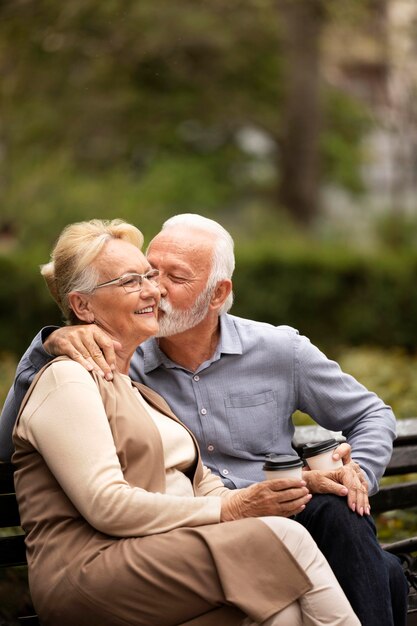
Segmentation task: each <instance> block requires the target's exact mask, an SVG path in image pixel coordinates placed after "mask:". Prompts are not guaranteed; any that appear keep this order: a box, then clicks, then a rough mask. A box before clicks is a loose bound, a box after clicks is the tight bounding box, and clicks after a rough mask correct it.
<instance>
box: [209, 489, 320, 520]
mask: <svg viewBox="0 0 417 626" xmlns="http://www.w3.org/2000/svg"><path fill="white" fill-rule="evenodd" d="M310 499H311V494H310V493H309V491H308V489H307V487H306V483H305V482H304V481H300V480H294V479H289V478H275V479H273V480H265V481H264V482H261V483H256V484H255V485H251V486H250V487H246V488H245V489H239V490H237V491H231V492H230V493H229V494H227V496H225V497H223V499H222V508H221V521H222V522H230V521H232V520H237V519H242V518H244V517H262V516H268V515H280V516H281V517H291V515H296V514H297V513H301V511H302V510H303V509H305V507H306V504H307V503H308V502H309V501H310Z"/></svg>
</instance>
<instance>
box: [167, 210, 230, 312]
mask: <svg viewBox="0 0 417 626" xmlns="http://www.w3.org/2000/svg"><path fill="white" fill-rule="evenodd" d="M175 226H187V227H189V228H194V229H196V230H202V231H204V232H207V233H212V234H213V235H215V243H214V246H213V258H212V264H213V266H212V268H211V273H210V276H209V278H208V281H207V290H213V289H214V288H215V286H216V285H217V283H218V281H220V280H225V279H231V278H232V276H233V272H234V269H235V255H234V242H233V239H232V237H231V235H230V234H229V233H228V232H227V230H226V229H225V228H223V226H221V225H220V224H219V223H218V222H215V221H214V220H211V219H209V218H208V217H203V216H202V215H198V214H197V213H181V214H179V215H174V216H173V217H170V218H169V219H168V220H166V222H164V224H163V225H162V230H166V229H168V228H173V227H175ZM232 304H233V293H232V292H231V293H230V294H229V295H228V297H227V298H226V300H225V302H224V304H223V306H222V307H221V309H220V310H219V314H221V313H227V311H229V309H230V308H231V306H232Z"/></svg>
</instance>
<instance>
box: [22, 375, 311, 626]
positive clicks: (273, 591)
mask: <svg viewBox="0 0 417 626" xmlns="http://www.w3.org/2000/svg"><path fill="white" fill-rule="evenodd" d="M46 367H48V366H46ZM42 373H43V371H41V372H40V373H39V375H38V377H37V378H36V379H35V381H34V382H33V384H32V386H31V388H30V389H29V391H28V393H27V395H26V397H25V399H24V401H23V403H22V407H21V411H20V413H19V417H18V422H17V424H16V427H15V433H14V443H15V450H16V451H15V454H14V457H13V462H14V463H15V465H16V468H17V469H16V473H15V482H16V493H17V497H18V502H19V510H20V515H21V520H22V526H23V528H24V529H25V532H26V534H27V538H26V546H27V555H28V563H29V582H30V588H31V593H32V598H33V601H34V605H35V608H36V610H37V612H38V614H39V615H40V618H41V620H42V623H43V624H44V626H54V625H56V626H58V624H59V626H75V625H77V626H84V625H85V626H91V624H100V625H101V626H118V625H119V624H120V625H121V624H124V625H127V624H131V625H135V626H174V625H176V624H181V623H183V622H185V621H187V620H191V619H192V618H194V617H196V616H198V615H203V614H206V613H207V612H209V611H210V610H212V609H214V608H215V607H218V606H222V605H225V604H226V605H227V604H231V605H233V606H235V607H237V608H238V609H239V610H240V611H242V612H243V613H244V614H247V615H249V616H250V617H251V618H252V619H253V620H255V621H258V622H261V621H264V620H265V619H267V618H268V617H269V616H271V615H273V614H274V613H276V612H277V611H279V610H281V609H282V608H284V607H285V606H287V605H288V604H290V603H291V602H293V601H294V600H296V599H297V598H298V597H300V596H301V595H302V594H303V593H305V591H307V590H308V589H309V588H311V584H310V581H309V580H308V578H307V576H306V575H305V574H304V572H302V571H301V569H300V568H299V566H298V564H297V563H296V562H295V560H294V559H293V557H292V556H291V555H290V554H289V553H288V551H287V549H286V548H285V546H284V545H283V544H282V543H281V542H280V541H279V540H278V539H277V537H276V536H275V535H274V534H273V533H272V532H271V531H270V529H269V528H268V527H267V526H265V525H264V524H262V523H261V522H259V521H258V520H256V519H245V520H239V521H236V522H227V523H217V524H210V525H204V526H199V527H194V528H191V527H183V528H177V529H175V530H171V531H169V532H165V533H161V534H155V535H151V536H145V537H127V538H115V537H112V536H109V535H105V534H103V533H101V532H99V531H97V530H96V529H95V528H93V527H92V526H91V525H90V524H89V523H88V522H87V521H86V520H85V519H84V518H83V517H82V516H81V515H80V513H79V512H78V510H77V509H76V508H75V507H74V505H73V504H72V502H71V501H70V499H69V498H68V497H67V495H66V494H65V493H64V491H63V490H62V488H61V487H60V485H59V484H58V482H57V481H56V479H55V478H54V476H53V475H52V473H51V472H50V470H49V469H48V467H47V465H46V463H45V461H44V460H43V458H42V456H41V455H40V453H39V452H38V451H37V450H36V448H35V447H34V445H32V444H31V443H30V442H29V441H28V440H26V439H25V438H24V437H23V436H22V435H21V434H18V433H19V428H18V424H19V421H20V419H21V416H23V415H24V411H25V407H26V405H27V402H28V400H29V398H30V396H31V394H32V393H33V390H34V388H35V385H36V384H42V381H41V377H42ZM95 381H96V384H97V386H98V388H99V391H100V394H101V397H102V400H103V404H104V407H105V412H106V415H107V418H108V420H109V424H110V428H111V431H112V434H113V438H114V441H115V445H116V450H117V455H118V458H119V461H120V465H121V468H122V471H123V474H124V477H125V479H126V480H127V482H128V483H129V484H131V485H133V486H136V487H139V488H141V489H145V490H147V491H149V492H154V493H156V492H159V493H164V491H165V470H164V462H163V448H162V441H161V437H160V434H159V431H158V429H157V428H156V426H155V424H154V422H153V421H152V419H151V418H150V417H149V415H148V414H147V413H146V411H144V410H141V407H140V405H138V402H137V399H136V398H135V394H134V393H133V392H132V393H129V391H128V389H126V384H125V382H124V381H123V380H122V379H121V377H120V376H117V375H116V376H115V378H114V381H113V382H112V383H109V382H106V381H103V380H102V379H101V378H99V377H95ZM136 386H137V387H138V389H139V391H140V393H141V394H142V395H143V397H144V398H145V399H146V400H147V401H148V403H150V404H151V405H153V406H154V407H155V408H156V409H157V410H159V411H161V412H162V413H164V414H165V415H167V416H169V417H170V418H171V419H173V420H176V421H178V420H177V418H176V417H175V415H174V414H173V413H172V412H171V411H170V409H169V407H168V405H167V404H166V402H165V401H164V400H163V399H162V398H161V397H160V396H159V395H158V394H156V393H155V392H154V391H152V390H150V389H149V388H147V387H144V386H143V385H139V384H136ZM74 391H75V392H76V390H74ZM57 419H59V416H57ZM196 447H197V449H198V446H197V444H196ZM68 471H69V472H70V471H71V468H70V467H68ZM202 476H203V466H202V463H201V459H200V456H199V453H198V455H197V462H196V464H195V467H194V468H193V472H192V476H190V477H191V478H192V480H193V486H194V489H195V490H197V487H198V484H199V481H201V479H202ZM80 489H82V485H80ZM202 619H203V618H202ZM204 619H205V618H204ZM204 623H206V622H204Z"/></svg>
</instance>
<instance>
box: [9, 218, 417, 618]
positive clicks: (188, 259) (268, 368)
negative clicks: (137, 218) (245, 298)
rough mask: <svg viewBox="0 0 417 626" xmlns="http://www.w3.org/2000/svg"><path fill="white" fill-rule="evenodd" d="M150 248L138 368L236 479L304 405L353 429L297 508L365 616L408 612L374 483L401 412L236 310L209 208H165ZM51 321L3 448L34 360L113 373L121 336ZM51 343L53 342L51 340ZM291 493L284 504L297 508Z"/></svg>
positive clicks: (280, 447) (20, 383) (276, 447)
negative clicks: (152, 282)
mask: <svg viewBox="0 0 417 626" xmlns="http://www.w3.org/2000/svg"><path fill="white" fill-rule="evenodd" d="M147 254H148V259H149V261H150V263H151V265H152V266H154V267H156V268H157V269H159V271H160V277H161V279H160V289H161V296H162V298H161V305H160V306H161V310H160V316H159V322H160V331H159V336H158V338H152V339H150V340H148V341H146V342H145V343H144V344H142V345H141V346H139V348H138V350H137V357H138V358H137V359H136V360H135V359H134V360H133V361H132V369H131V375H132V377H133V378H135V379H137V380H140V381H142V382H144V383H145V384H147V385H148V386H150V387H152V388H154V389H156V390H157V391H158V392H159V393H161V394H162V395H163V396H164V397H165V398H166V400H167V401H168V403H169V404H170V405H171V407H172V409H173V410H174V412H175V413H177V414H178V415H179V416H180V417H181V418H182V420H183V421H184V422H185V424H187V425H188V426H189V427H190V428H191V429H192V430H193V432H194V433H195V435H196V436H197V438H198V440H199V443H200V446H201V451H202V455H203V460H204V462H205V463H206V465H207V466H209V467H210V468H211V469H212V471H214V472H216V473H217V474H219V475H220V476H221V478H222V479H223V481H224V483H225V484H226V485H227V486H228V487H232V488H239V487H243V486H246V485H249V484H251V483H252V482H255V481H259V480H262V479H263V474H262V464H263V460H264V456H265V453H267V452H272V451H273V452H278V453H284V454H285V453H287V454H288V453H291V451H292V447H291V440H292V436H293V433H294V427H293V424H292V420H291V416H292V414H293V412H294V411H295V410H297V409H300V410H302V411H304V412H306V413H308V414H309V415H311V416H312V417H313V419H315V420H316V421H317V423H319V424H321V425H322V426H324V427H325V428H329V429H331V430H337V431H339V430H340V431H342V432H343V434H344V435H345V437H346V439H347V442H348V444H350V445H347V444H341V445H340V446H339V448H338V450H337V454H338V455H339V456H341V457H342V459H343V463H344V465H343V468H341V469H340V470H337V471H336V472H327V473H326V472H305V480H306V481H307V485H308V487H309V489H310V491H311V492H312V493H314V494H315V495H314V497H313V498H312V500H311V501H310V503H309V504H308V506H307V507H306V509H305V510H304V511H303V512H302V513H299V514H298V515H297V517H296V519H297V520H298V521H299V522H300V523H301V524H303V525H304V526H305V527H306V528H307V529H308V530H309V531H310V533H311V534H312V536H313V537H314V538H315V540H316V542H317V543H318V545H319V547H320V548H321V550H322V551H323V553H324V554H325V556H326V557H327V559H328V561H329V563H330V565H331V566H332V568H333V571H334V572H335V574H336V576H337V578H338V579H339V582H340V583H341V585H342V587H343V589H344V591H345V593H346V595H347V597H348V598H349V600H350V602H351V604H352V607H353V609H354V610H355V612H356V614H357V615H358V617H359V619H360V621H361V623H362V624H363V625H366V626H385V625H386V626H392V625H393V624H395V626H400V625H403V624H405V616H406V595H407V585H406V582H405V578H404V576H403V573H402V569H401V566H400V564H399V562H398V560H397V559H396V558H395V557H393V556H392V555H389V554H387V553H385V552H384V551H383V550H381V548H380V546H379V544H378V542H377V539H376V535H375V527H374V524H373V521H372V518H371V516H370V510H369V503H368V488H369V492H370V493H371V494H372V493H374V492H375V491H376V490H377V485H378V480H379V479H380V477H381V476H382V474H383V471H384V468H385V466H386V464H387V463H388V461H389V458H390V455H391V452H392V441H393V439H394V437H395V417H394V415H393V413H392V411H391V409H390V408H389V407H387V406H386V405H385V404H384V403H383V402H382V401H381V400H380V399H379V398H378V397H377V396H376V395H375V394H373V393H371V392H369V391H368V390H366V389H365V388H364V387H363V386H362V385H360V384H359V383H358V382H357V381H356V380H355V379H353V378H352V377H351V376H348V375H347V374H344V373H343V372H342V371H341V370H340V368H339V366H338V365H337V363H335V362H333V361H330V360H329V359H327V358H326V357H325V356H324V355H323V354H322V353H321V352H320V351H319V350H318V349H317V348H316V347H315V346H313V345H312V344H311V343H310V342H309V340H308V339H307V338H306V337H302V336H300V335H299V334H298V332H297V331H296V330H294V329H292V328H290V327H287V326H279V327H274V326H271V325H269V324H263V323H259V322H254V321H251V320H245V319H241V318H237V317H234V316H231V315H229V314H228V313H227V311H228V310H229V308H230V306H231V304H232V282H231V278H232V274H233V270H234V255H233V241H232V239H231V237H230V235H229V234H228V233H227V231H225V230H224V229H223V228H222V227H221V226H220V225H219V224H217V223H216V222H213V221H212V220H208V219H207V218H204V217H201V216H198V215H189V214H187V215H179V216H175V217H174V218H171V219H170V220H168V221H167V222H166V223H165V224H164V226H163V229H162V231H161V232H160V233H159V234H158V235H157V236H156V237H155V238H154V239H153V240H152V242H151V244H150V246H149V249H148V252H147ZM50 332H51V329H44V331H43V332H42V333H40V334H39V335H38V336H37V337H36V338H35V340H34V342H33V343H32V346H31V347H30V348H29V350H28V351H27V352H26V354H25V355H24V357H23V358H22V361H21V362H20V364H19V368H18V372H17V376H16V380H15V384H14V388H12V389H11V391H10V392H9V396H8V399H7V401H6V405H5V408H4V410H3V414H2V416H1V423H0V456H1V455H2V456H1V458H3V459H7V457H8V456H9V455H10V453H11V441H10V440H11V436H10V434H11V429H12V426H13V423H14V419H15V415H16V410H17V406H19V404H20V401H21V399H22V396H23V393H24V392H25V390H26V388H27V386H28V384H29V382H30V380H31V378H32V377H33V375H34V373H35V371H36V370H37V369H39V368H40V367H41V366H42V365H43V364H44V363H45V362H46V361H47V360H48V359H50V358H52V356H51V355H57V354H68V355H69V356H70V357H71V358H74V359H76V360H77V361H79V362H81V363H82V364H84V365H85V366H86V367H87V368H88V369H92V368H93V367H95V368H99V369H100V371H101V372H102V374H103V376H106V377H107V378H111V376H112V374H111V367H112V366H113V364H114V351H115V350H117V349H119V348H120V346H118V345H117V344H113V342H112V341H111V340H110V338H109V337H107V336H105V335H104V333H103V332H102V331H100V330H99V329H98V328H97V327H95V326H89V327H77V328H65V329H59V330H55V331H54V332H53V333H52V334H51V335H49V336H47V335H48V333H50ZM42 341H44V345H42ZM293 512H294V511H293V509H292V505H291V502H287V501H285V499H284V498H283V501H282V515H285V516H289V515H292V514H293Z"/></svg>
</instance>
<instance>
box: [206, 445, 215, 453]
mask: <svg viewBox="0 0 417 626" xmlns="http://www.w3.org/2000/svg"><path fill="white" fill-rule="evenodd" d="M207 450H208V451H209V452H213V450H214V446H212V445H211V444H210V445H209V446H207Z"/></svg>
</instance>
